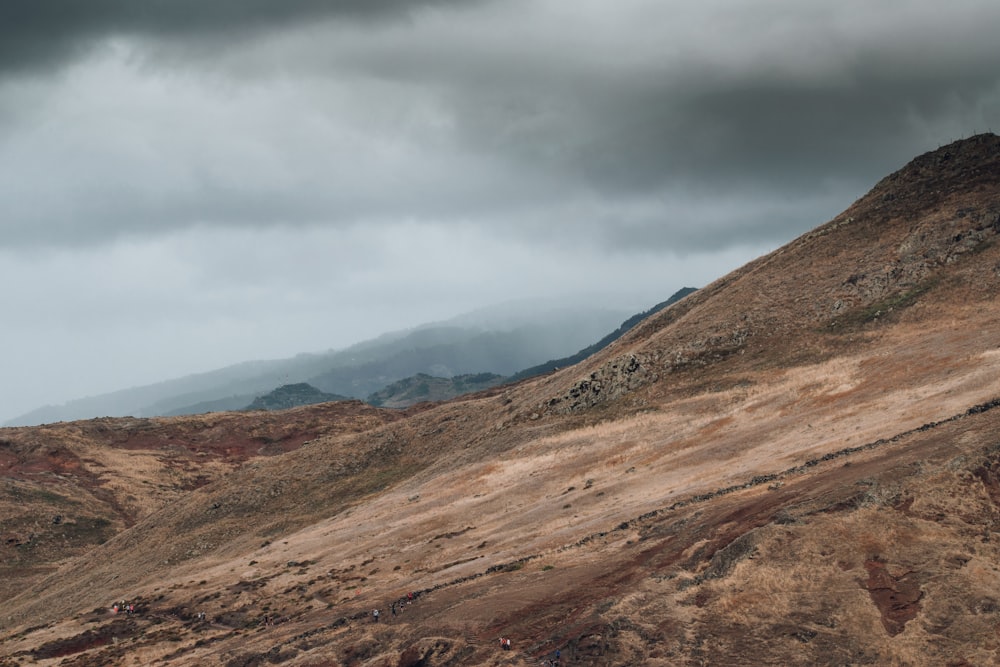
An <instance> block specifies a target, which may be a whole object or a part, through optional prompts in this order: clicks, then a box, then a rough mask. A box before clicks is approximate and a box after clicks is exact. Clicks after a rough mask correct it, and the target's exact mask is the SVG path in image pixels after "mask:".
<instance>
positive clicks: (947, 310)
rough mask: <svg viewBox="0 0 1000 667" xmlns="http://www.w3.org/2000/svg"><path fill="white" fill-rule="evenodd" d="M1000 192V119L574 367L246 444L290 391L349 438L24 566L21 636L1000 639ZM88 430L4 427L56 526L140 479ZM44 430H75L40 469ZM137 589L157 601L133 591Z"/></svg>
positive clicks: (281, 656) (408, 651) (630, 642)
mask: <svg viewBox="0 0 1000 667" xmlns="http://www.w3.org/2000/svg"><path fill="white" fill-rule="evenodd" d="M998 202H1000V138H998V137H996V136H994V135H980V136H976V137H972V138H970V139H966V140H963V141H960V142H955V143H953V144H950V145H948V146H945V147H942V148H941V149H939V150H936V151H933V152H931V153H928V154H925V155H922V156H920V157H918V158H916V159H915V160H913V161H912V162H910V163H909V164H907V165H905V166H904V167H903V168H902V169H900V170H899V171H897V172H895V173H894V174H891V175H890V176H887V177H886V178H885V179H883V180H882V181H880V182H879V183H878V184H876V185H875V187H874V188H873V189H872V190H871V191H870V192H869V193H868V194H866V195H865V196H864V197H862V198H861V199H859V200H858V201H857V202H855V203H854V204H852V205H851V206H850V207H849V208H847V210H845V211H844V212H843V213H842V214H840V215H838V216H837V217H835V218H834V219H833V220H831V221H829V222H827V223H825V224H823V225H821V226H819V227H817V228H816V229H814V230H813V231H811V232H809V233H807V234H805V235H803V236H801V237H800V238H798V239H795V240H793V241H792V242H790V243H788V244H787V245H785V246H783V247H782V248H779V249H778V250H776V251H774V252H773V253H770V254H768V255H766V256H763V257H761V258H759V259H758V260H756V261H754V262H751V263H750V264H748V265H746V266H744V267H742V268H740V269H739V270H737V271H734V272H733V273H731V274H729V275H727V276H724V277H722V278H720V279H719V280H717V281H716V282H714V283H712V284H711V285H708V286H707V287H705V288H703V289H700V290H698V291H697V292H695V293H694V294H691V295H689V296H688V297H686V298H684V299H683V300H681V301H679V302H677V303H675V304H674V305H672V306H669V307H667V308H665V309H664V310H662V311H661V312H659V313H657V314H655V315H653V316H651V317H649V318H647V319H646V320H644V321H643V322H642V323H640V324H638V325H637V326H636V327H634V328H632V329H631V330H629V331H628V332H627V333H625V334H624V335H623V336H621V338H619V339H618V340H617V341H615V342H614V343H612V344H611V345H609V346H608V347H606V348H605V349H603V350H601V351H600V352H598V353H597V354H595V355H593V356H591V357H588V358H587V359H585V360H584V361H582V362H580V363H579V364H577V365H575V366H572V367H568V368H561V369H559V370H558V371H556V372H553V373H549V374H547V375H544V376H541V377H537V378H534V379H528V380H524V381H522V382H520V383H518V384H515V385H505V386H501V387H496V388H493V389H490V390H487V391H484V392H481V393H479V394H474V395H469V396H466V397H462V398H459V399H455V400H452V401H449V402H445V403H442V404H438V405H433V406H426V407H425V408H423V409H411V410H410V411H406V412H405V413H404V412H396V411H388V410H386V411H381V410H378V409H376V408H372V407H362V406H360V405H357V406H356V409H357V410H359V411H360V412H359V413H358V414H357V415H355V417H354V419H355V421H354V422H353V424H354V427H353V428H347V429H344V430H338V429H337V427H336V426H335V422H337V421H338V420H340V419H341V418H342V416H341V415H338V414H337V413H314V412H312V410H318V409H320V407H321V406H312V407H310V408H299V409H298V410H302V411H304V412H296V411H290V412H288V413H281V412H276V413H245V414H233V415H227V416H226V419H232V420H234V421H232V422H227V424H226V425H225V431H224V432H225V433H227V434H231V435H227V438H230V437H231V442H233V443H234V444H235V443H238V442H244V441H245V439H246V438H247V435H246V434H247V433H249V432H251V430H252V429H253V428H254V427H253V425H254V424H255V423H257V420H261V419H264V418H265V417H267V418H271V419H284V417H283V415H286V414H289V415H300V417H298V418H296V419H292V420H290V421H287V422H285V421H282V424H285V425H286V426H285V427H286V428H288V429H290V430H291V432H294V430H295V429H296V428H297V426H296V424H299V425H301V427H303V428H305V425H306V424H311V425H312V427H313V428H316V427H318V426H319V425H323V427H324V428H329V429H330V431H329V432H328V433H325V434H316V433H313V434H311V435H310V436H309V437H308V438H307V439H308V440H309V443H308V444H307V445H305V444H304V443H302V442H299V443H298V446H297V447H296V446H292V443H291V441H290V440H289V441H288V442H289V447H287V449H288V451H287V452H285V453H282V454H278V455H275V456H259V457H256V456H255V457H253V458H249V459H247V460H246V461H245V462H243V463H242V465H239V466H238V467H231V468H226V469H225V470H220V471H219V473H218V474H216V475H215V476H214V477H212V479H211V480H210V481H209V483H207V484H204V485H202V486H200V487H198V488H196V489H193V490H190V491H186V492H184V491H182V490H180V489H178V490H177V491H176V492H173V493H172V494H171V495H170V496H169V497H167V496H164V497H163V498H162V501H161V502H159V503H158V504H156V507H155V511H152V510H153V509H154V508H153V507H152V506H151V507H150V508H149V509H150V511H146V512H141V513H138V514H136V515H135V516H134V523H129V524H128V525H126V522H124V521H121V522H120V523H119V524H114V525H110V526H107V527H106V528H105V532H104V533H103V534H102V535H101V536H100V537H97V538H88V539H89V541H84V540H82V539H81V540H80V543H79V545H80V546H79V548H78V549H77V551H75V552H74V553H72V554H70V553H67V554H66V557H65V558H64V559H63V560H60V561H58V562H56V561H53V562H52V564H53V565H55V564H59V565H62V567H60V569H58V570H56V571H49V572H35V573H24V569H23V568H24V567H26V565H24V564H19V565H18V566H19V567H21V568H22V569H21V570H16V569H15V568H13V567H12V568H11V569H10V570H9V573H10V577H11V578H12V579H11V580H12V581H14V580H16V579H15V578H17V577H21V579H20V580H19V582H18V583H17V585H16V589H17V590H19V591H21V592H20V594H18V595H16V596H14V597H10V598H6V599H5V600H4V607H3V612H2V615H0V656H3V658H4V659H6V663H7V664H9V665H13V664H29V663H30V664H39V665H56V664H61V665H75V666H77V667H82V666H84V665H136V664H164V665H171V664H176V665H226V666H227V667H236V666H249V665H266V664H281V665H287V666H303V667H304V666H306V665H314V666H315V665H366V666H375V665H380V666H381V665H392V666H394V667H397V666H398V667H416V666H417V665H422V666H424V667H430V666H441V665H496V666H499V665H524V666H526V665H537V664H539V663H540V662H541V661H542V660H546V659H551V658H553V657H554V655H555V651H557V650H558V651H560V652H561V655H562V658H563V664H572V665H635V664H642V665H663V666H666V665H684V666H688V665H690V666H694V665H861V664H870V665H953V666H956V667H957V666H959V665H989V664H997V663H1000V641H998V640H997V638H996V628H997V623H998V615H997V614H998V613H1000V537H998V535H997V533H998V531H1000V448H998V446H997V441H996V433H997V431H998V429H1000V410H998V409H996V408H997V407H1000V344H998V342H997V338H996V334H995V332H996V331H997V330H998V327H1000V309H998V303H997V294H998V292H1000V268H998V267H1000V242H998V236H1000V204H998ZM323 405H324V406H340V405H341V404H340V403H333V404H323ZM329 409H333V408H332V407H331V408H329ZM362 415H364V416H365V418H364V419H360V417H361V416H362ZM180 419H183V418H170V419H163V420H162V421H158V422H156V423H155V424H154V425H153V428H151V431H150V436H149V437H152V436H153V435H155V434H156V433H159V432H163V433H168V432H170V431H169V429H170V428H176V425H177V424H181V423H183V422H181V421H175V420H180ZM219 419H221V417H220V418H219ZM243 420H245V421H243ZM128 423H129V422H125V421H118V420H111V421H110V422H108V425H109V426H110V425H120V427H119V428H126V424H128ZM213 423H215V424H216V425H220V426H221V425H222V422H213ZM81 424H87V423H81ZM241 424H242V425H241ZM60 428H61V429H66V430H49V431H45V430H41V429H23V430H17V431H16V432H14V431H13V430H11V429H4V430H0V441H2V442H3V443H4V444H3V449H2V450H0V451H2V452H4V456H5V457H6V458H5V459H3V460H4V461H5V463H4V465H5V466H6V469H13V468H15V467H16V468H17V469H18V470H19V471H20V472H19V473H18V474H20V475H21V476H22V477H23V478H24V479H25V480H30V481H31V482H32V483H33V484H35V485H36V486H35V487H34V488H35V489H37V491H38V494H37V496H36V497H34V498H32V497H29V494H24V493H21V494H20V495H19V496H17V498H16V502H19V503H20V504H19V505H17V506H18V507H22V508H23V509H22V511H23V512H24V513H25V516H26V518H25V521H26V522H28V521H30V520H32V519H33V520H35V521H36V522H37V523H38V525H41V524H43V523H45V522H46V521H51V515H52V507H51V506H50V505H47V504H46V502H47V500H46V497H43V494H44V493H45V492H47V491H49V490H50V489H58V490H59V493H61V494H64V495H65V497H66V499H67V501H71V502H68V503H66V504H65V509H64V510H63V511H62V517H63V518H62V521H63V522H73V521H77V522H79V521H80V519H81V517H90V516H97V509H96V507H97V506H96V505H95V506H88V505H86V504H84V502H83V499H84V498H85V496H84V495H74V494H77V493H78V492H77V491H76V490H75V489H76V488H77V487H78V486H82V481H81V480H83V479H93V480H95V481H94V482H93V485H92V486H93V487H94V488H100V489H103V490H104V491H105V492H107V493H108V494H109V495H108V497H109V499H114V500H116V501H117V500H118V499H120V498H122V497H124V496H123V494H124V491H123V489H122V488H121V487H120V486H115V485H113V484H112V483H111V482H112V481H113V480H114V479H116V477H117V476H118V475H121V474H123V473H122V472H121V471H122V470H123V469H126V468H128V469H132V470H134V467H133V466H131V465H125V464H124V463H121V462H116V461H115V460H113V458H112V457H111V456H110V455H108V454H106V452H115V451H119V449H120V447H116V446H115V444H114V443H115V442H116V441H115V440H114V439H113V438H110V437H108V438H107V444H104V445H102V444H101V440H100V439H99V438H97V439H95V440H94V442H93V445H92V446H91V445H89V444H88V447H91V448H90V449H87V450H86V451H85V452H81V453H80V454H77V451H78V447H79V444H78V443H77V442H76V441H75V440H74V439H72V438H70V437H68V436H69V434H70V433H72V432H73V429H78V428H83V426H81V425H80V424H69V425H61V426H60ZM89 428H91V429H93V428H94V427H93V426H91V427H89ZM161 429H162V431H161ZM15 436H16V437H15ZM12 442H17V443H20V444H18V445H17V446H16V447H14V448H11V446H10V444H9V443H12ZM27 442H32V443H42V442H44V443H45V445H44V447H45V449H44V450H40V451H46V452H49V451H53V450H54V451H65V452H67V453H68V454H62V455H60V456H56V457H51V456H37V455H36V456H35V457H34V458H31V459H30V465H29V458H28V457H26V456H25V454H23V452H24V451H26V449H25V448H26V447H28V445H27V444H25V443H27ZM146 442H148V443H152V442H154V440H152V439H149V440H146ZM10 451H13V452H14V453H12V454H10V453H8V452H10ZM146 451H147V452H148V454H146V455H147V456H149V457H150V460H151V461H153V462H155V464H153V463H149V464H147V465H146V467H145V469H146V470H148V472H147V473H145V476H144V479H146V480H147V481H149V482H150V484H152V485H154V486H155V485H156V484H164V482H163V481H162V480H164V479H166V478H167V477H165V476H167V475H169V474H173V473H167V472H164V471H163V468H164V466H163V463H162V461H160V460H159V458H158V457H159V456H160V455H159V454H158V453H157V452H158V451H159V450H157V449H155V448H154V447H149V448H148V449H147V450H146ZM96 453H101V455H102V456H103V458H101V459H98V458H96V456H97V454H96ZM69 454H72V455H74V456H76V458H75V459H73V458H72V457H71V456H70V455H69ZM92 458H93V462H92V461H91V459H92ZM59 460H73V461H74V462H75V464H74V466H71V467H67V466H63V467H58V466H56V463H55V461H59ZM95 462H96V463H95ZM188 466H189V469H188V471H187V472H186V473H185V474H196V472H197V470H198V463H197V461H196V460H195V461H194V462H192V463H190V464H188ZM4 475H5V476H6V475H7V472H4ZM18 483H20V482H18ZM139 483H141V482H139ZM12 484H13V483H12V482H5V485H6V486H5V487H4V489H5V491H4V493H5V494H6V495H5V501H4V502H7V503H10V504H9V505H8V506H9V507H13V506H14V503H15V499H14V498H15V495H16V493H18V488H19V487H17V488H15V486H12ZM157 488H158V487H157ZM74 502H78V503H79V504H74ZM60 525H61V524H60ZM3 530H5V531H6V530H7V529H6V524H5V527H4V529H3ZM53 533H54V534H58V533H56V532H55V529H53ZM101 540H105V541H103V543H101V544H96V543H97V542H101ZM3 548H5V549H7V550H10V549H15V550H16V549H18V548H20V547H16V546H13V547H12V546H6V547H3ZM11 591H12V592H13V588H12V589H11ZM122 599H127V600H129V601H132V602H134V603H135V604H136V605H137V613H136V614H135V615H128V616H122V615H114V614H111V613H110V611H109V610H110V607H111V604H112V603H113V602H114V601H117V600H122ZM394 603H397V604H394ZM374 608H379V609H380V610H381V611H382V614H381V620H380V621H378V622H375V620H374V619H373V617H372V610H373V609H374ZM393 612H395V613H393ZM201 614H204V616H203V617H202V616H201ZM501 636H503V637H510V638H511V639H512V649H511V650H510V651H500V650H499V649H498V647H497V638H498V637H501ZM0 664H4V663H2V662H0ZM4 667H6V665H4Z"/></svg>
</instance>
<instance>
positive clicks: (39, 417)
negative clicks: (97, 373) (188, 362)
mask: <svg viewBox="0 0 1000 667" xmlns="http://www.w3.org/2000/svg"><path fill="white" fill-rule="evenodd" d="M628 314H629V313H628V311H626V310H616V309H612V308H598V307H587V306H570V305H562V304H557V305H555V306H554V305H553V304H551V303H547V304H546V303H540V302H539V303H524V302H512V303H508V304H501V305H499V306H496V307H494V308H484V309H481V310H479V311H476V312H473V313H469V314H465V315H461V316H459V317H456V318H454V319H453V320H449V321H446V322H440V323H431V324H427V325H423V326H420V327H417V328H414V329H411V330H406V331H398V332H391V333H387V334H384V335H382V336H379V337H377V338H374V339H371V340H368V341H363V342H361V343H358V344H356V345H352V346H350V347H348V348H345V349H343V350H336V351H333V350H332V351H329V352H325V353H310V354H299V355H296V356H295V357H291V358H287V359H274V360H262V361H247V362H244V363H240V364H235V365H232V366H227V367H224V368H221V369H218V370H214V371H209V372H206V373H199V374H194V375H188V376H184V377H181V378H176V379H172V380H167V381H164V382H159V383H156V384H152V385H146V386H141V387H133V388H130V389H123V390H120V391H116V392H112V393H108V394H102V395H99V396H93V397H88V398H82V399H79V400H75V401H70V402H68V403H65V404H63V405H58V406H45V407H43V408H39V409H37V410H34V411H31V412H29V413H27V414H24V415H22V416H20V417H17V418H15V419H12V420H10V421H9V422H7V424H6V425H8V426H15V425H31V424H41V423H52V422H57V421H70V420H76V419H88V418H92V417H99V416H100V417H103V416H136V417H151V416H164V415H180V414H193V413H198V412H207V411H216V410H240V409H243V408H245V407H246V406H247V405H248V404H249V403H251V402H252V401H253V400H254V398H256V397H257V396H260V395H262V394H266V393H268V392H270V391H272V390H273V389H274V388H276V387H280V386H283V385H288V384H296V383H300V382H306V383H309V384H310V385H312V386H314V387H316V388H317V389H319V390H320V391H322V392H326V393H331V394H340V395H343V396H347V397H350V398H364V397H366V396H368V395H369V394H371V393H373V392H376V391H378V390H380V389H382V388H383V387H385V386H386V385H388V384H390V383H392V382H395V381H397V380H400V379H403V378H406V377H409V376H413V375H416V374H418V373H425V374H428V375H433V376H442V377H451V376H455V375H463V374H474V373H496V374H498V375H504V376H507V375H511V374H513V373H516V372H518V371H520V370H521V369H524V368H527V367H530V366H533V365H536V364H539V363H541V362H542V361H543V360H545V359H552V358H556V357H562V356H564V355H566V354H568V353H570V352H572V351H573V350H578V349H580V348H581V347H583V346H585V345H587V344H589V343H591V342H592V341H594V340H596V339H598V338H600V337H601V336H603V335H605V334H606V333H607V332H608V331H609V330H611V329H613V328H614V327H615V326H616V324H617V323H618V322H620V321H621V320H622V318H623V317H626V316H628Z"/></svg>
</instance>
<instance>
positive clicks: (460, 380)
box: [365, 373, 505, 408]
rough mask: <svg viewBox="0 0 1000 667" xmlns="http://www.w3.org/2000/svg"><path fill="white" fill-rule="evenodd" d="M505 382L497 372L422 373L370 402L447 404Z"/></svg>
mask: <svg viewBox="0 0 1000 667" xmlns="http://www.w3.org/2000/svg"><path fill="white" fill-rule="evenodd" d="M504 381H505V378H504V376H502V375H497V374H496V373H475V374H468V375H456V376H454V377H450V378H441V377H434V376H431V375H427V374H426V373H418V374H417V375H414V376H411V377H408V378H403V379H402V380H398V381H396V382H393V383H392V384H390V385H388V386H387V387H383V388H382V389H380V390H379V391H376V392H375V393H373V394H370V395H369V396H368V398H366V399H365V402H366V403H369V404H371V405H376V406H379V407H385V408H407V407H410V406H411V405H416V404H417V403H421V402H423V401H445V400H448V399H450V398H455V397H456V396H463V395H465V394H471V393H474V392H477V391H483V390H484V389H489V388H491V387H495V386H497V385H498V384H500V383H502V382H504Z"/></svg>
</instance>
